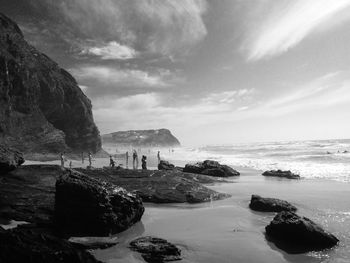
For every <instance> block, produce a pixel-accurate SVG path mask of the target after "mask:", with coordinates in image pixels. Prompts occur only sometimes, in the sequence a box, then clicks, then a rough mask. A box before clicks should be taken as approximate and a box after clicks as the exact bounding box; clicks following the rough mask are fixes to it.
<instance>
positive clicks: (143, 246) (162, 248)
mask: <svg viewBox="0 0 350 263" xmlns="http://www.w3.org/2000/svg"><path fill="white" fill-rule="evenodd" d="M130 248H131V249H132V250H134V251H137V252H139V253H141V255H142V257H143V258H144V260H145V261H146V262H150V263H161V262H165V261H175V260H181V250H180V249H179V248H177V247H176V246H175V245H173V244H171V243H169V242H168V241H166V240H165V239H161V238H156V237H150V236H147V237H140V238H138V239H135V240H134V241H132V242H131V243H130Z"/></svg>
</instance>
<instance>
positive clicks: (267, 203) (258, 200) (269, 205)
mask: <svg viewBox="0 0 350 263" xmlns="http://www.w3.org/2000/svg"><path fill="white" fill-rule="evenodd" d="M249 207H250V208H251V209H252V210H255V211H260V212H282V211H292V212H295V211H296V210H297V208H296V207H295V206H293V205H291V204H290V203H288V202H287V201H284V200H280V199H276V198H264V197H261V196H259V195H252V198H251V200H250V204H249Z"/></svg>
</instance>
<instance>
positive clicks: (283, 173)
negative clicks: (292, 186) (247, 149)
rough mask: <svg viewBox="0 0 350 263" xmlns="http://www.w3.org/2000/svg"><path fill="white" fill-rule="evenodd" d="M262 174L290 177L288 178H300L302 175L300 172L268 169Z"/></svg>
mask: <svg viewBox="0 0 350 263" xmlns="http://www.w3.org/2000/svg"><path fill="white" fill-rule="evenodd" d="M262 175H263V176H272V177H280V178H288V179H300V176H299V175H298V174H294V173H292V172H291V171H282V170H271V171H266V172H264V173H263V174H262Z"/></svg>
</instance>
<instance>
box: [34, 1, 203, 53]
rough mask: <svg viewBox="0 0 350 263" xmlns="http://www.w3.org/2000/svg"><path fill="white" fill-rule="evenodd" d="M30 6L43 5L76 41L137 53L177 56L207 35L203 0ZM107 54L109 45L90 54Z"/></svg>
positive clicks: (69, 3) (45, 3)
mask: <svg viewBox="0 0 350 263" xmlns="http://www.w3.org/2000/svg"><path fill="white" fill-rule="evenodd" d="M37 2H40V5H39V4H38V3H37ZM32 3H33V5H34V6H36V7H37V8H42V6H45V7H46V8H47V9H48V10H49V12H51V13H52V14H54V15H55V16H56V18H59V19H60V20H62V21H65V23H66V24H69V25H70V26H71V28H75V30H76V32H77V34H76V35H77V36H79V37H80V38H85V39H91V38H92V39H95V40H96V39H98V40H100V41H104V42H109V43H123V45H122V46H127V47H129V48H132V49H136V50H139V51H146V52H153V53H159V54H163V55H174V54H181V53H185V52H187V51H188V49H189V48H190V47H192V46H194V45H195V44H197V43H198V42H199V41H201V40H202V39H203V38H204V37H205V36H206V34H207V31H206V27H205V24H204V22H203V18H202V15H203V14H204V13H205V12H206V10H207V4H206V0H177V1H173V0H143V1H138V0H74V1H72V0H61V1H57V0H39V1H32ZM115 48H116V45H114V44H113V49H115ZM108 51H111V47H110V46H109V47H105V48H104V49H103V50H101V48H100V49H95V50H93V52H92V53H93V54H95V55H96V53H98V54H101V53H108V54H110V52H108ZM124 51H125V50H124ZM113 53H115V52H113ZM106 56H107V57H110V56H109V55H106ZM106 56H105V57H106Z"/></svg>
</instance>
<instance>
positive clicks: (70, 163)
mask: <svg viewBox="0 0 350 263" xmlns="http://www.w3.org/2000/svg"><path fill="white" fill-rule="evenodd" d="M69 168H70V169H72V161H70V162H69Z"/></svg>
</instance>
